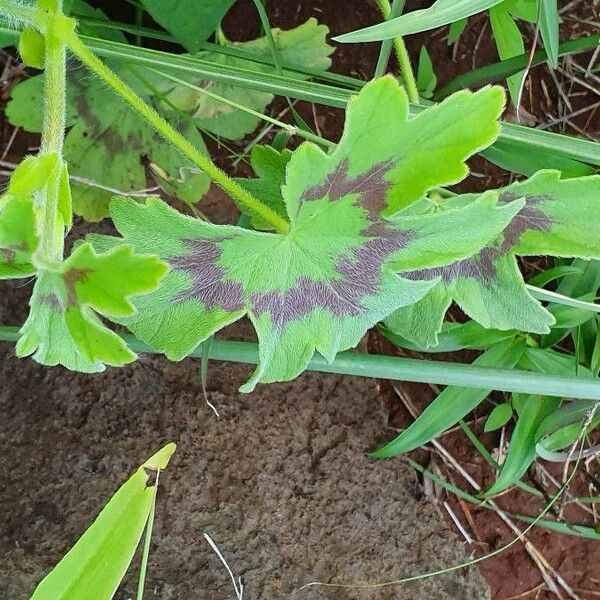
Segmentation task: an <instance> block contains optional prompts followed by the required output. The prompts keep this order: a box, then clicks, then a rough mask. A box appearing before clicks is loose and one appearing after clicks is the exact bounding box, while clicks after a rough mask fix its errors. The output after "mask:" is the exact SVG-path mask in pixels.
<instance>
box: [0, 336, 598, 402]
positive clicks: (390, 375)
mask: <svg viewBox="0 0 600 600" xmlns="http://www.w3.org/2000/svg"><path fill="white" fill-rule="evenodd" d="M121 337H122V338H123V339H124V340H125V341H126V343H127V344H128V345H129V347H130V348H131V349H132V350H133V351H134V352H141V353H150V354H157V351H156V350H154V349H153V348H152V347H150V346H148V345H147V344H144V343H143V342H141V341H140V340H138V339H136V338H135V337H134V336H132V335H129V334H122V335H121ZM18 339H19V328H18V327H11V326H6V325H4V326H0V341H7V342H8V341H10V342H16V341H17V340H18ZM203 352H204V350H203V348H202V345H201V346H200V347H198V348H196V350H194V351H193V352H191V353H190V356H193V357H196V358H202V356H203ZM208 356H209V358H210V359H212V360H223V361H226V362H237V363H247V364H254V365H255V364H257V363H258V360H259V355H258V345H257V344H255V343H251V342H235V341H229V340H214V339H213V340H212V342H211V344H210V349H209V351H208ZM307 369H308V370H310V371H318V372H321V373H338V374H340V375H357V376H358V377H373V378H376V379H392V380H399V381H415V382H421V383H430V384H431V383H434V384H439V385H455V386H460V387H467V388H475V389H491V390H492V389H493V390H499V391H502V392H520V393H524V394H537V395H553V396H565V397H568V398H579V399H587V400H600V381H598V380H596V379H583V378H577V377H564V376H559V375H546V374H545V373H534V372H532V371H521V370H518V369H516V370H510V369H493V368H487V367H478V366H474V365H471V364H460V363H447V362H440V361H433V360H421V359H415V358H400V357H396V356H379V355H373V354H363V353H361V352H340V353H339V354H338V355H337V356H336V357H335V359H334V360H333V361H332V362H328V361H327V360H326V359H325V358H323V357H322V356H321V355H319V354H315V355H314V356H313V357H312V358H311V359H310V362H309V363H308V367H307Z"/></svg>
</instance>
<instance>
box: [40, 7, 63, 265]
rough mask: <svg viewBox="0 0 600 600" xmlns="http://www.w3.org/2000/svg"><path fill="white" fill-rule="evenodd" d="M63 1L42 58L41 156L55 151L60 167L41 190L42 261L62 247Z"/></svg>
mask: <svg viewBox="0 0 600 600" xmlns="http://www.w3.org/2000/svg"><path fill="white" fill-rule="evenodd" d="M61 10H62V0H58V1H57V5H56V12H55V14H54V18H50V19H49V20H48V22H47V31H46V35H45V42H46V50H45V58H44V118H43V124H42V142H41V146H40V155H41V156H43V155H46V154H56V155H57V156H58V159H59V161H58V162H59V168H58V169H57V172H56V173H55V175H54V176H53V177H52V179H51V180H50V181H49V182H48V185H47V187H46V189H45V190H44V191H43V192H42V193H41V195H40V200H41V202H42V207H41V210H40V214H41V220H40V249H39V251H38V255H39V257H40V258H41V259H42V260H43V261H60V260H62V257H63V249H64V242H63V240H64V223H63V220H62V219H60V218H59V214H58V211H59V187H60V175H61V170H62V151H63V141H64V135H65V113H66V106H67V100H66V51H65V44H64V42H63V41H62V39H61V37H60V35H57V34H56V24H57V22H58V19H60V17H62V12H61Z"/></svg>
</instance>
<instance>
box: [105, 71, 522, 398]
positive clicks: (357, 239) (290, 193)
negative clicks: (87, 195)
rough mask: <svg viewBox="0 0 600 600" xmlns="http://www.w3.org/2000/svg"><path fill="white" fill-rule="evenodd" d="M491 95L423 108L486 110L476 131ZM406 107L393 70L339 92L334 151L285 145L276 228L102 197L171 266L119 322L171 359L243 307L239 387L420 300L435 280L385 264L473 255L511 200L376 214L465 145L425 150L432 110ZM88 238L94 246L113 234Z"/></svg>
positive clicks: (122, 227)
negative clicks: (347, 96) (252, 342)
mask: <svg viewBox="0 0 600 600" xmlns="http://www.w3.org/2000/svg"><path fill="white" fill-rule="evenodd" d="M501 104H502V94H501V93H500V94H498V92H497V90H494V89H490V88H488V89H486V90H484V91H483V92H479V93H478V94H470V93H467V92H465V93H461V94H458V95H457V96H455V97H452V98H451V99H449V100H448V101H447V102H445V103H443V104H441V105H439V106H438V107H435V108H433V109H430V111H428V112H431V117H430V119H431V120H433V121H434V122H437V123H439V122H448V123H452V122H453V121H454V120H455V119H457V118H458V117H459V116H460V115H461V114H462V112H463V111H464V110H465V107H466V106H469V107H470V109H472V110H473V111H475V112H479V113H485V112H486V111H487V113H488V121H487V122H484V123H483V124H482V129H487V130H488V131H493V130H494V121H495V118H496V116H497V112H498V110H499V108H500V106H501ZM407 109H408V101H407V98H406V94H405V93H404V91H403V90H402V88H401V87H400V86H399V85H398V83H397V82H396V81H395V80H394V79H392V78H389V77H386V78H383V79H380V80H377V81H375V82H372V83H370V84H368V85H367V86H366V87H365V88H364V89H363V91H362V92H361V93H360V94H359V95H358V96H357V97H356V98H355V99H354V100H353V101H352V102H351V103H350V105H349V109H348V117H347V122H346V128H345V131H344V135H343V137H342V140H341V142H340V144H339V145H338V146H337V148H336V150H335V151H334V152H333V153H332V154H329V155H327V154H325V153H324V152H322V151H321V150H320V149H319V148H318V147H317V146H315V145H313V144H310V143H304V144H302V145H301V146H300V148H299V149H298V150H296V151H295V152H294V154H293V156H292V157H291V159H290V161H289V163H288V165H287V176H286V183H285V185H284V186H283V189H282V191H283V199H284V202H285V207H286V212H287V216H288V219H289V221H290V231H289V233H287V234H285V235H283V234H272V233H263V232H257V231H249V230H246V229H241V228H239V227H232V226H222V225H221V226H219V225H212V224H210V223H206V222H203V221H200V220H197V219H192V218H190V217H186V216H183V215H181V214H180V213H178V212H176V211H175V210H173V209H172V208H170V207H168V206H167V205H166V204H164V203H163V202H161V201H160V200H148V201H147V202H146V203H145V204H139V203H136V202H134V201H130V200H124V199H120V200H116V201H114V202H113V204H112V205H111V215H112V218H113V221H114V223H115V225H116V227H117V229H118V230H119V232H120V233H121V235H122V236H123V238H124V239H125V241H127V242H128V243H130V244H132V245H133V247H134V248H135V250H136V251H137V252H141V253H146V252H156V251H159V252H160V256H161V258H163V259H165V260H166V261H167V262H168V263H169V265H170V267H171V270H170V272H169V273H168V274H167V275H166V277H165V278H164V280H163V284H162V285H161V287H160V288H159V289H158V290H157V291H156V292H154V293H151V294H148V295H144V296H142V297H140V298H139V299H136V300H135V305H136V307H137V308H138V312H137V314H136V315H134V316H132V317H130V318H126V319H121V320H120V322H122V323H124V324H126V325H127V326H128V327H129V328H130V329H131V330H132V331H133V332H134V333H135V334H136V335H137V336H138V337H139V338H141V339H142V340H144V341H146V342H147V343H149V344H151V345H152V346H154V347H155V348H157V349H158V350H160V351H163V352H164V353H165V354H166V355H167V356H168V357H169V358H172V359H181V358H183V357H184V356H186V355H187V354H189V353H190V352H191V351H192V350H193V349H194V348H195V347H196V346H197V345H198V344H199V343H200V342H202V341H203V340H205V339H206V338H208V337H209V336H210V335H212V334H213V333H215V332H216V331H218V330H219V329H221V328H223V327H224V326H225V325H227V324H229V323H232V322H233V321H236V320H237V319H239V318H241V317H242V316H244V315H248V316H249V318H250V320H251V321H252V323H253V324H254V327H255V329H256V332H257V335H258V339H259V347H260V364H259V366H258V368H257V370H256V371H255V373H254V375H253V376H252V378H251V380H250V381H249V382H248V384H246V385H245V386H244V388H243V389H244V391H250V390H252V389H253V388H254V386H255V385H256V383H257V382H258V381H261V382H269V381H278V380H288V379H291V378H293V377H295V376H296V375H298V374H299V373H300V372H302V371H303V370H304V369H305V368H306V365H307V363H308V361H309V360H310V358H311V356H312V355H313V353H314V352H315V351H317V352H319V353H320V354H322V355H323V356H324V357H326V358H327V359H328V360H333V358H334V357H335V355H336V353H337V352H338V351H340V350H344V349H347V348H351V347H354V346H355V345H356V344H357V343H358V342H359V341H360V339H361V337H362V336H363V335H364V334H365V332H366V331H367V330H368V329H369V328H370V327H372V326H373V325H374V324H375V323H376V322H378V321H379V320H381V319H383V318H384V317H385V316H387V315H389V314H390V313H391V312H392V311H393V310H394V309H396V308H398V307H400V306H405V305H408V304H411V303H413V302H415V301H416V300H418V299H419V298H421V297H422V296H423V295H424V294H425V293H426V292H427V291H428V290H429V289H430V288H431V287H432V286H433V285H434V284H435V279H433V280H429V281H414V280H409V279H406V278H403V277H400V276H398V275H397V273H396V271H398V270H402V269H405V270H406V269H415V268H425V267H436V266H441V265H444V264H447V263H449V262H452V261H454V260H456V259H457V258H459V257H463V258H464V257H467V256H470V255H472V254H474V253H475V252H476V251H477V250H478V249H479V248H481V247H482V246H483V245H484V244H485V243H486V242H487V241H489V240H490V239H492V238H494V237H495V236H496V235H497V234H498V233H499V232H500V231H502V229H504V227H505V226H506V224H507V223H508V222H510V220H511V219H512V218H513V216H514V215H515V214H516V212H517V211H518V210H519V209H520V208H521V206H522V202H514V203H507V204H504V205H503V206H501V207H497V206H496V204H497V197H496V195H495V194H486V195H484V196H482V197H481V198H479V199H477V200H476V201H475V202H472V203H469V205H467V206H466V207H464V208H462V207H461V208H457V209H456V210H452V211H448V212H447V213H444V214H440V215H416V216H414V217H407V216H401V215H399V216H397V217H385V216H384V214H383V213H384V212H385V211H386V210H388V211H389V210H390V208H391V207H394V206H396V205H399V204H403V203H404V202H410V201H412V200H414V199H416V198H418V197H420V196H421V195H422V194H423V193H424V192H426V191H427V190H428V189H429V188H430V187H431V186H434V185H437V184H440V183H441V182H446V181H447V179H448V178H455V177H457V176H458V175H459V174H462V173H464V165H463V163H462V160H464V157H465V155H466V154H467V153H468V152H469V150H468V149H465V148H464V147H460V148H459V147H458V146H456V147H453V148H451V149H448V146H447V143H446V135H447V133H446V132H445V131H443V130H441V131H440V130H438V131H439V133H438V136H439V139H436V138H435V136H433V138H432V139H428V140H427V144H426V145H427V148H429V153H428V160H426V154H427V151H426V150H424V149H422V148H421V144H422V140H423V138H422V137H421V136H420V135H419V134H420V132H422V130H423V129H427V128H428V123H430V120H429V119H426V118H423V117H416V118H415V119H411V120H407ZM431 133H432V134H433V132H431ZM372 139H377V141H378V143H377V145H375V146H373V145H371V144H370V143H369V142H370V140H372ZM478 143H479V142H478ZM467 148H469V147H467ZM439 155H442V156H448V157H453V159H454V160H453V161H444V160H442V159H440V158H439ZM440 163H443V164H442V166H440ZM459 227H460V228H461V229H462V232H463V233H462V235H461V236H460V239H456V235H455V233H456V230H457V228H459ZM94 239H95V243H96V245H97V247H103V248H106V247H111V246H112V245H114V244H116V243H118V241H116V240H114V239H113V240H111V239H110V238H102V237H96V238H94Z"/></svg>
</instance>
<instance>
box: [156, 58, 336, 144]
mask: <svg viewBox="0 0 600 600" xmlns="http://www.w3.org/2000/svg"><path fill="white" fill-rule="evenodd" d="M148 70H149V71H152V72H153V73H156V74H157V75H160V76H161V77H164V78H165V79H168V80H169V81H172V82H173V83H177V84H178V85H182V86H183V87H187V88H188V89H190V90H194V91H195V92H197V93H198V94H202V95H204V96H206V97H207V98H212V99H213V100H216V101H217V102H222V103H223V104H227V105H229V106H231V107H232V108H235V109H236V110H240V111H242V112H245V113H248V114H249V115H252V116H253V117H256V118H257V119H261V120H262V121H265V122H267V123H271V124H272V125H276V126H277V127H280V128H281V129H284V130H285V131H286V132H287V133H289V134H290V135H297V136H298V137H303V138H304V139H306V140H310V141H311V142H315V143H316V144H319V145H322V146H327V147H328V148H335V146H336V144H335V143H334V142H331V141H330V140H327V139H325V138H323V137H321V136H319V135H316V134H314V133H312V132H310V131H306V130H305V129H300V128H299V127H296V126H295V125H291V124H290V123H284V122H283V121H280V120H279V119H275V118H273V117H271V116H269V115H266V114H263V113H261V112H258V111H257V110H253V109H252V108H249V107H248V106H244V105H243V104H239V102H235V101H234V100H230V99H229V98H225V97H224V96H219V94H215V93H214V92H211V91H210V90H208V89H206V88H203V87H200V86H197V85H194V84H193V83H190V82H189V81H186V80H185V79H180V78H179V77H175V76H174V75H170V74H169V73H164V72H163V71H159V70H158V69H152V68H148Z"/></svg>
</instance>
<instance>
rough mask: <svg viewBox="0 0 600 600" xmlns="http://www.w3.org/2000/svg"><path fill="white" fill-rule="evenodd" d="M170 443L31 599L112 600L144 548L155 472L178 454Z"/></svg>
mask: <svg viewBox="0 0 600 600" xmlns="http://www.w3.org/2000/svg"><path fill="white" fill-rule="evenodd" d="M175 448H176V446H175V444H167V445H166V446H165V447H164V448H162V449H161V450H159V451H158V452H157V453H156V454H155V455H154V456H152V457H151V458H149V459H148V460H147V461H146V462H145V463H144V464H143V465H141V466H140V467H139V469H138V470H137V471H136V472H135V473H134V475H132V476H131V477H130V478H129V479H128V480H127V481H126V482H125V483H124V484H123V485H122V486H121V487H120V488H119V489H118V490H117V492H116V493H115V494H114V496H113V497H112V498H111V499H110V500H109V502H108V503H107V504H106V506H105V507H104V508H103V509H102V511H101V512H100V514H99V515H98V516H97V517H96V520H95V521H94V522H93V523H92V524H91V526H90V527H89V528H88V529H87V530H86V532H85V533H84V534H83V535H82V536H81V538H79V540H78V541H77V543H76V544H75V545H74V546H73V548H71V550H69V552H67V554H66V555H65V556H64V557H63V558H62V560H61V561H60V562H59V563H58V564H57V565H56V566H55V567H54V569H52V571H50V573H48V575H46V577H44V579H42V581H41V582H40V584H39V585H38V586H37V587H36V589H35V591H34V592H33V595H32V596H31V600H47V599H49V598H52V600H80V599H81V598H91V597H93V598H112V597H113V596H114V594H115V592H116V591H117V588H118V587H119V584H120V583H121V580H122V579H123V576H124V575H125V573H126V571H127V568H128V567H129V564H130V563H131V560H132V559H133V556H134V553H135V550H136V548H137V546H138V544H139V541H140V538H141V536H142V533H143V531H144V527H145V526H146V523H147V521H148V515H149V514H150V510H151V507H152V504H153V502H154V499H155V497H156V493H157V486H156V473H157V472H159V471H162V470H164V469H165V468H166V467H167V465H168V463H169V460H170V459H171V456H172V455H173V453H174V452H175Z"/></svg>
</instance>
